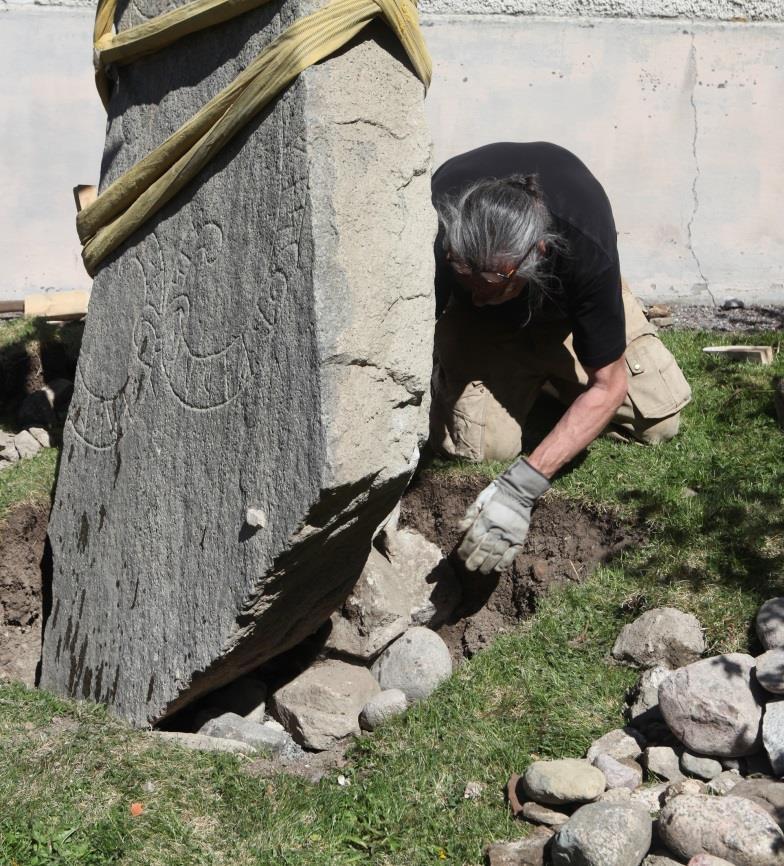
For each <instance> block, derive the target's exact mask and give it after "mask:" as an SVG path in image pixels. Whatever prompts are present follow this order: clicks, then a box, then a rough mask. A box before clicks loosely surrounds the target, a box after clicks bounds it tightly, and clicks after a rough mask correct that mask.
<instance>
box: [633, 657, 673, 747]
mask: <svg viewBox="0 0 784 866" xmlns="http://www.w3.org/2000/svg"><path fill="white" fill-rule="evenodd" d="M671 673H672V671H671V670H670V669H669V668H666V667H664V666H663V665H657V666H656V667H653V668H649V669H648V670H645V671H643V672H642V674H641V675H640V680H639V682H638V683H637V686H636V688H635V690H634V695H633V697H632V701H631V703H630V704H629V722H630V724H632V725H634V726H635V727H637V728H639V729H640V730H642V731H644V730H645V729H646V728H647V727H648V726H649V725H651V724H653V723H656V722H660V721H661V712H660V710H659V686H660V685H661V684H662V683H663V682H664V681H665V680H666V679H667V677H668V676H669V675H670V674H671Z"/></svg>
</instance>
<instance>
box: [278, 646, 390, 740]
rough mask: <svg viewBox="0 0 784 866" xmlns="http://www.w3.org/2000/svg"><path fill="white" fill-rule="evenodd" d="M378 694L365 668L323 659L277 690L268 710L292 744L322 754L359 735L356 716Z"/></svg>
mask: <svg viewBox="0 0 784 866" xmlns="http://www.w3.org/2000/svg"><path fill="white" fill-rule="evenodd" d="M379 692H380V689H379V686H378V683H377V682H376V681H375V679H374V678H373V676H372V675H371V673H370V671H368V669H367V668H364V667H361V666H360V665H353V664H347V663H346V662H342V661H337V660H335V659H327V660H326V661H321V662H316V663H315V664H313V665H311V666H310V667H309V668H308V669H307V670H306V671H304V672H303V673H301V674H300V675H299V676H297V677H295V678H294V679H293V680H291V682H289V683H287V684H286V685H285V686H282V687H281V688H280V689H278V690H277V691H276V692H275V694H274V695H273V696H272V701H271V706H272V711H273V713H274V715H276V716H277V717H278V718H279V719H280V721H281V722H282V724H283V726H284V727H285V728H286V730H287V731H288V732H289V733H290V734H291V735H292V737H293V738H294V740H295V741H296V742H298V743H299V744H300V745H302V746H304V747H305V748H307V749H317V750H323V749H328V748H329V747H330V746H332V745H333V744H334V743H335V742H336V741H337V740H339V739H342V738H343V737H347V736H349V735H350V734H359V732H360V729H359V714H360V712H361V711H362V708H363V707H364V706H365V704H367V702H368V701H369V700H370V699H371V698H373V697H374V696H375V695H377V694H378V693H379Z"/></svg>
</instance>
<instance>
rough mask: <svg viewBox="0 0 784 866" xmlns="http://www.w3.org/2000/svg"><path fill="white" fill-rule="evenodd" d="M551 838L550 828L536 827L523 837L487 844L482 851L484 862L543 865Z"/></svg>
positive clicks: (498, 865) (505, 865)
mask: <svg viewBox="0 0 784 866" xmlns="http://www.w3.org/2000/svg"><path fill="white" fill-rule="evenodd" d="M552 838H553V831H552V830H550V829H549V828H547V827H536V828H534V831H533V832H532V833H531V834H530V835H528V836H526V837H525V839H519V840H518V841H517V842H496V843H495V844H492V845H488V846H487V847H486V848H485V851H484V855H485V863H486V864H487V866H544V863H545V862H546V861H545V856H546V851H547V849H548V848H549V847H550V843H551V841H552Z"/></svg>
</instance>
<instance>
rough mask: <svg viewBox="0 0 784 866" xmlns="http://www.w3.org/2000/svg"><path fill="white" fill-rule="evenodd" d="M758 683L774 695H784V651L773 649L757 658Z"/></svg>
mask: <svg viewBox="0 0 784 866" xmlns="http://www.w3.org/2000/svg"><path fill="white" fill-rule="evenodd" d="M756 674H757V682H758V683H759V684H760V685H761V686H762V688H763V689H765V691H766V692H770V693H771V694H773V695H782V694H784V649H781V648H779V649H772V650H768V651H767V652H765V653H763V654H762V655H761V656H759V657H758V658H757V670H756Z"/></svg>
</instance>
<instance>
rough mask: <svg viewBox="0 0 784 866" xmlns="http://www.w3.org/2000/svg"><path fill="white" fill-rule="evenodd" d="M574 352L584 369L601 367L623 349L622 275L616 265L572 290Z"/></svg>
mask: <svg viewBox="0 0 784 866" xmlns="http://www.w3.org/2000/svg"><path fill="white" fill-rule="evenodd" d="M569 301H570V304H569V306H570V310H569V313H570V315H569V318H570V319H571V322H572V334H573V338H574V353H575V355H577V358H578V360H579V361H580V363H581V364H582V365H583V367H604V366H605V365H607V364H611V363H612V362H613V361H617V360H618V358H620V357H621V355H623V352H624V349H625V348H626V322H625V316H624V313H623V297H622V294H621V275H620V273H619V269H618V267H617V266H615V265H611V266H610V267H609V268H607V269H606V270H604V271H602V272H601V273H599V274H597V275H596V276H595V277H593V278H590V279H587V280H586V281H584V282H583V283H582V284H581V285H579V286H576V287H575V291H574V292H573V293H572V294H571V295H570V298H569Z"/></svg>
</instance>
